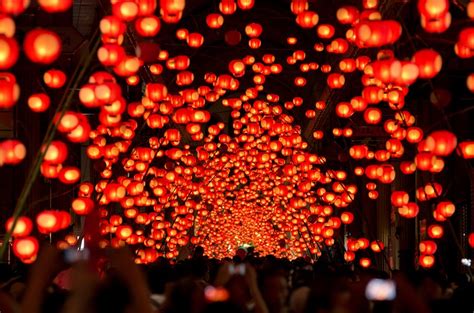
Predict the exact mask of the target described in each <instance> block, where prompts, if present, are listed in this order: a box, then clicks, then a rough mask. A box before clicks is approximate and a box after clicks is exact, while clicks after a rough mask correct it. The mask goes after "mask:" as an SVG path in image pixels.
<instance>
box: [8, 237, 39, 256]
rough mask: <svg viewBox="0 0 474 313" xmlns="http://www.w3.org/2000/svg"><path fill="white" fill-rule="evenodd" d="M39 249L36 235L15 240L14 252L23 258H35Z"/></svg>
mask: <svg viewBox="0 0 474 313" xmlns="http://www.w3.org/2000/svg"><path fill="white" fill-rule="evenodd" d="M38 250H39V244H38V240H37V239H36V238H35V237H31V236H30V237H24V238H18V239H15V240H14V241H13V253H14V254H15V255H16V256H17V257H18V258H20V259H21V260H28V259H31V258H34V257H35V256H36V255H37V253H38Z"/></svg>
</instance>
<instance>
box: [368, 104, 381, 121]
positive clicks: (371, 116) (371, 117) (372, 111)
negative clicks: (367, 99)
mask: <svg viewBox="0 0 474 313" xmlns="http://www.w3.org/2000/svg"><path fill="white" fill-rule="evenodd" d="M364 120H365V122H366V123H367V124H371V125H376V124H378V123H380V121H381V120H382V111H381V110H380V109H379V108H372V107H369V108H367V109H366V110H365V111H364Z"/></svg>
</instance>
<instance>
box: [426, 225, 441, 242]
mask: <svg viewBox="0 0 474 313" xmlns="http://www.w3.org/2000/svg"><path fill="white" fill-rule="evenodd" d="M443 235H444V229H443V227H442V226H441V225H436V224H434V225H431V226H430V227H428V236H429V237H430V238H436V239H437V238H441V237H443Z"/></svg>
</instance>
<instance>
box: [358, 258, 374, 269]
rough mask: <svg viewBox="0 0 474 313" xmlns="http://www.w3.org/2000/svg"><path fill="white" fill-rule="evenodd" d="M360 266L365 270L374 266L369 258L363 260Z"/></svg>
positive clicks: (360, 261)
mask: <svg viewBox="0 0 474 313" xmlns="http://www.w3.org/2000/svg"><path fill="white" fill-rule="evenodd" d="M359 264H360V266H361V267H363V268H368V267H369V266H370V265H371V264H372V261H370V259H369V258H361V259H360V260H359Z"/></svg>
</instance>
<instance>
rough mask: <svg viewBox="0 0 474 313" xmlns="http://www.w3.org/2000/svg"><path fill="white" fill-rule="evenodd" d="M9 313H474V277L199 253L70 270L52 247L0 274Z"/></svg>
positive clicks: (120, 252) (2, 304)
mask: <svg viewBox="0 0 474 313" xmlns="http://www.w3.org/2000/svg"><path fill="white" fill-rule="evenodd" d="M0 288H1V290H0V312H1V313H10V312H25V313H43V312H45V313H46V312H47V313H56V312H58V313H59V312H63V313H76V312H77V313H79V312H80V313H105V312H114V313H118V312H120V313H121V312H129V313H132V312H134V313H135V312H136V313H152V312H159V313H213V312H216V313H217V312H223V313H234V312H235V313H244V312H255V313H366V312H387V313H388V312H400V313H425V312H426V313H429V312H456V313H458V312H469V313H472V312H474V285H473V283H472V281H471V278H470V276H469V274H467V273H465V274H461V273H459V274H455V275H445V274H443V273H442V272H441V271H413V272H410V273H401V272H397V271H394V272H392V273H391V274H390V275H389V274H388V273H386V272H381V271H377V270H374V269H361V268H354V267H353V266H350V265H347V264H337V263H335V262H328V261H325V258H324V257H321V258H320V259H319V260H318V261H316V262H310V261H309V260H304V259H296V260H293V261H289V260H287V259H277V258H275V257H271V256H266V257H259V256H257V255H256V254H254V253H253V250H252V249H249V251H244V250H238V251H237V253H236V256H235V257H234V258H233V259H226V260H215V259H209V258H208V257H206V256H205V255H204V251H203V250H202V248H200V247H197V248H196V249H195V250H194V252H193V254H192V256H190V257H189V258H186V259H184V260H181V261H169V260H166V259H164V258H162V259H159V260H158V261H157V262H155V263H153V264H148V265H136V264H135V263H134V261H133V257H132V255H131V253H130V252H129V251H128V250H127V249H125V248H124V249H117V250H109V251H107V253H106V255H105V257H103V258H102V259H100V260H97V262H92V261H91V260H88V261H79V262H74V263H72V264H71V263H70V264H67V262H64V261H63V253H62V252H61V251H58V250H56V249H54V248H51V247H43V249H42V250H41V251H40V254H39V256H38V260H37V261H36V262H35V263H34V264H33V265H31V266H28V267H26V266H25V267H22V266H19V265H18V264H17V265H15V266H11V265H7V264H2V265H1V267H0Z"/></svg>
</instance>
